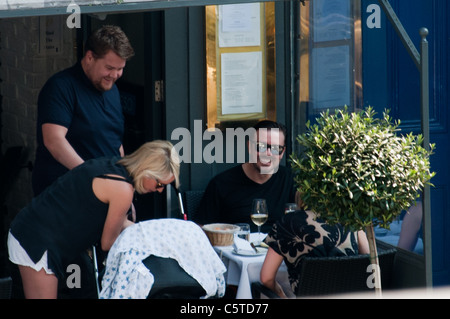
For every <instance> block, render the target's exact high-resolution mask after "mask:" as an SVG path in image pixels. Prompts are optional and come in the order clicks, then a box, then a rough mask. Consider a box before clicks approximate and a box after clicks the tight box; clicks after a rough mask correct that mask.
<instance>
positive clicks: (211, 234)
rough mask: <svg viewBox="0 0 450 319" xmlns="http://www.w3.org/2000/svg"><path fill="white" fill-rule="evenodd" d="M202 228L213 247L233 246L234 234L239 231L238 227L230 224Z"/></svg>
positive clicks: (209, 225) (210, 225) (208, 225)
mask: <svg viewBox="0 0 450 319" xmlns="http://www.w3.org/2000/svg"><path fill="white" fill-rule="evenodd" d="M202 228H203V231H204V232H205V233H206V236H208V239H209V241H210V242H211V245H213V246H230V245H233V240H234V233H235V232H237V231H238V230H239V226H236V225H232V224H207V225H204V226H203V227H202Z"/></svg>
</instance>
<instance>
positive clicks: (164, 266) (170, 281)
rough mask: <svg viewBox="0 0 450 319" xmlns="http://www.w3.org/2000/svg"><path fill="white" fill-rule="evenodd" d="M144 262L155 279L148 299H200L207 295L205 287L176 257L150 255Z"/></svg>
mask: <svg viewBox="0 0 450 319" xmlns="http://www.w3.org/2000/svg"><path fill="white" fill-rule="evenodd" d="M142 263H143V264H144V265H145V266H146V267H147V268H148V269H150V270H151V272H152V274H153V277H154V280H155V282H154V283H153V286H152V289H151V290H150V294H149V295H148V297H147V299H198V298H200V297H202V296H204V295H206V291H205V289H203V287H202V286H201V285H200V284H199V283H198V281H197V280H195V279H194V278H193V277H191V276H190V275H189V274H188V273H187V272H186V271H184V269H183V268H181V267H180V265H179V264H178V262H177V261H176V260H175V259H172V258H163V257H158V256H155V255H150V256H149V257H147V258H146V259H144V260H142Z"/></svg>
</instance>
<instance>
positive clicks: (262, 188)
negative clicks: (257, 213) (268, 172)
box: [194, 165, 295, 233]
mask: <svg viewBox="0 0 450 319" xmlns="http://www.w3.org/2000/svg"><path fill="white" fill-rule="evenodd" d="M294 194H295V189H294V182H293V176H292V173H291V171H290V169H288V168H286V167H284V166H280V167H279V169H278V171H277V172H276V173H275V174H273V175H272V176H271V178H270V179H269V180H268V181H267V182H265V183H264V184H258V183H255V182H254V181H252V180H251V179H249V178H248V177H247V175H245V173H244V171H243V169H242V165H238V166H236V167H233V168H231V169H229V170H227V171H224V172H222V173H220V174H218V175H217V176H215V177H214V178H213V179H212V180H211V181H210V182H209V184H208V186H207V188H206V190H205V194H204V196H203V199H202V201H201V202H200V206H199V208H198V211H197V212H196V214H195V215H196V217H194V221H195V222H197V223H198V224H202V225H204V224H210V223H230V224H235V223H248V224H250V227H251V231H252V232H255V231H257V226H256V225H255V224H253V223H252V221H251V219H250V214H251V207H252V201H253V199H255V198H264V199H266V201H267V207H268V211H269V218H268V220H267V222H266V223H265V224H264V225H263V226H261V232H266V233H267V232H268V231H269V230H270V229H271V228H272V225H273V224H274V223H275V221H276V220H278V219H280V218H281V217H282V216H283V215H284V205H285V203H288V202H294V199H295V195H294Z"/></svg>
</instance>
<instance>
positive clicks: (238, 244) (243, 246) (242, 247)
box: [233, 236, 256, 255]
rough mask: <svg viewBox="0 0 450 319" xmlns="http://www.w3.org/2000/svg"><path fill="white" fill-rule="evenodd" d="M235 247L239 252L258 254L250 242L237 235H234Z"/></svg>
mask: <svg viewBox="0 0 450 319" xmlns="http://www.w3.org/2000/svg"><path fill="white" fill-rule="evenodd" d="M233 248H234V251H235V252H237V253H238V254H239V253H240V254H247V255H250V254H256V251H255V250H254V249H253V247H252V246H251V245H250V242H248V241H246V240H245V239H242V238H239V237H237V236H235V237H234V242H233Z"/></svg>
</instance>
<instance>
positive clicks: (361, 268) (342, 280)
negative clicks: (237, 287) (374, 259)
mask: <svg viewBox="0 0 450 319" xmlns="http://www.w3.org/2000/svg"><path fill="white" fill-rule="evenodd" d="M396 252H397V250H396V249H389V250H380V251H379V252H378V259H379V264H380V270H381V287H382V289H383V290H384V289H389V288H391V282H392V272H393V268H394V258H395V254H396ZM369 265H370V258H369V255H356V256H346V257H305V258H303V260H302V262H301V263H300V266H299V267H301V268H300V273H299V278H300V282H299V285H298V291H297V293H296V295H297V297H306V296H310V297H313V296H323V295H333V294H342V293H351V292H363V291H371V290H373V289H371V288H369V287H368V285H367V280H368V278H369V276H370V274H371V272H367V267H368V266H369ZM252 294H253V298H256V299H258V298H260V297H261V294H263V295H266V296H267V297H269V298H278V296H277V295H276V294H275V293H274V292H273V291H272V290H270V289H268V288H267V287H265V286H264V285H262V284H261V283H260V282H255V283H252Z"/></svg>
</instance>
